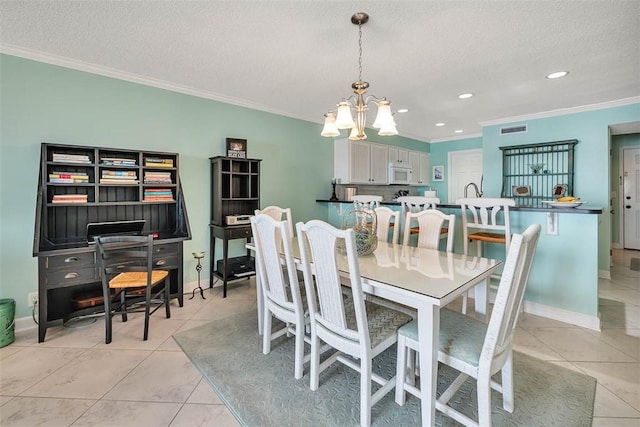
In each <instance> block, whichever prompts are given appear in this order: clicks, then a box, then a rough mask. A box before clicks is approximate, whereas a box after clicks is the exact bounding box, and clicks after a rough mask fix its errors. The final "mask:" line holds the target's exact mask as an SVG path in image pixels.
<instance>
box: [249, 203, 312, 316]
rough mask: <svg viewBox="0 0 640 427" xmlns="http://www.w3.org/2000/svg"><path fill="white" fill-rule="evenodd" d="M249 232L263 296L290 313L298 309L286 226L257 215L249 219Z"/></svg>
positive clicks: (293, 269)
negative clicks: (251, 234)
mask: <svg viewBox="0 0 640 427" xmlns="http://www.w3.org/2000/svg"><path fill="white" fill-rule="evenodd" d="M251 229H252V233H253V239H254V244H255V247H256V258H257V267H258V270H259V274H260V284H261V286H262V290H263V292H264V294H265V295H266V296H267V297H268V298H269V299H271V300H273V301H275V302H277V303H278V304H280V305H281V306H283V307H285V308H287V309H289V310H291V311H294V310H296V307H298V308H301V307H302V300H301V296H300V287H299V283H298V275H297V271H296V267H295V263H294V260H293V250H292V247H291V239H292V235H291V234H290V231H289V230H290V226H289V222H288V221H280V220H275V219H273V218H272V217H271V216H270V215H268V214H257V215H255V216H254V217H253V218H251ZM283 257H284V265H283V263H282V259H283ZM283 267H284V268H283Z"/></svg>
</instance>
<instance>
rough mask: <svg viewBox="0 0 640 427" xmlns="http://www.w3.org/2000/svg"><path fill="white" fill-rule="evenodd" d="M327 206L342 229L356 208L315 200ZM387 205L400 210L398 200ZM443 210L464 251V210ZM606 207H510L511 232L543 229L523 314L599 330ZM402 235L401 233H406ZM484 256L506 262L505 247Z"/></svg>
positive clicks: (328, 216)
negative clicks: (600, 259) (601, 247)
mask: <svg viewBox="0 0 640 427" xmlns="http://www.w3.org/2000/svg"><path fill="white" fill-rule="evenodd" d="M316 203H317V204H319V205H325V206H326V219H327V221H328V222H330V223H331V224H333V225H334V226H337V227H339V226H341V224H342V217H343V215H344V214H345V213H346V212H348V211H350V210H351V209H352V206H353V203H352V202H348V201H330V200H316ZM381 204H382V205H383V206H387V207H389V208H391V209H394V210H395V209H397V210H399V209H400V204H399V203H398V202H395V201H391V200H389V201H383V202H382V203H381ZM438 209H440V210H442V211H443V212H445V213H447V214H455V215H456V227H455V228H456V230H455V235H456V239H455V245H454V252H456V253H462V221H461V219H460V206H459V205H456V204H441V205H438ZM600 214H602V208H600V207H593V206H588V205H583V206H580V207H577V208H554V207H551V208H536V207H530V206H516V207H513V208H511V213H510V219H511V230H512V232H513V233H521V232H523V231H524V230H525V229H526V228H527V227H528V226H529V225H530V224H533V223H538V224H540V225H542V234H541V236H540V240H539V242H538V248H537V251H536V256H535V259H534V262H533V267H532V271H531V276H530V278H529V284H528V286H527V291H526V294H525V301H524V310H525V312H527V313H532V314H536V315H540V316H544V317H548V318H551V319H555V320H559V321H562V322H566V323H571V324H574V325H578V326H582V327H585V328H589V329H594V330H600V318H599V312H598V275H599V271H598V225H599V222H600ZM401 235H402V234H401ZM484 255H485V256H487V257H490V258H497V259H501V260H504V258H505V255H504V247H501V246H499V245H486V249H485V252H484Z"/></svg>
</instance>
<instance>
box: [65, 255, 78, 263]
mask: <svg viewBox="0 0 640 427" xmlns="http://www.w3.org/2000/svg"><path fill="white" fill-rule="evenodd" d="M76 261H78V257H75V256H70V257H69V258H65V259H64V262H76Z"/></svg>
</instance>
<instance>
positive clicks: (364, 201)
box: [351, 194, 382, 209]
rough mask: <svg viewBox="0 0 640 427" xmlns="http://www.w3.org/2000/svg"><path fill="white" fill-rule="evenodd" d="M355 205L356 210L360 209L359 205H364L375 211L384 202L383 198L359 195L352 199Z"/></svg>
mask: <svg viewBox="0 0 640 427" xmlns="http://www.w3.org/2000/svg"><path fill="white" fill-rule="evenodd" d="M351 200H352V201H353V204H354V209H355V208H357V207H358V205H359V204H360V205H364V206H365V207H368V208H369V209H375V208H377V207H379V206H380V202H381V201H382V196H371V195H368V194H358V195H355V196H353V197H352V198H351Z"/></svg>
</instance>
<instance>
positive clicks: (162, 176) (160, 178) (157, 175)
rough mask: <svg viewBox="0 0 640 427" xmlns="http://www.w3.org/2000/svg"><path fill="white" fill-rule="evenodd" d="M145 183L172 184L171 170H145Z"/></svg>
mask: <svg viewBox="0 0 640 427" xmlns="http://www.w3.org/2000/svg"><path fill="white" fill-rule="evenodd" d="M144 182H145V184H154V183H160V184H171V172H145V173H144Z"/></svg>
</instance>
